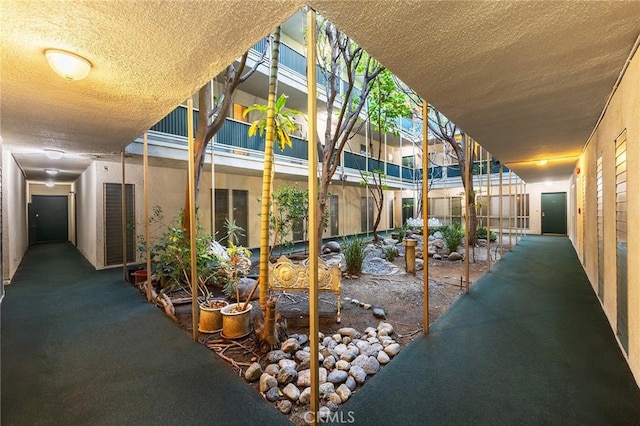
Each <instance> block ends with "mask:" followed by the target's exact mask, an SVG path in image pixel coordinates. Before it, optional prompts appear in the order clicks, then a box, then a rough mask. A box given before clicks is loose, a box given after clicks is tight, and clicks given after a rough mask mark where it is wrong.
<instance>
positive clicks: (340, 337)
mask: <svg viewBox="0 0 640 426" xmlns="http://www.w3.org/2000/svg"><path fill="white" fill-rule="evenodd" d="M331 338H332V339H333V340H335V341H336V343H340V342H342V336H341V335H340V334H338V333H336V334H334V335H333V336H331Z"/></svg>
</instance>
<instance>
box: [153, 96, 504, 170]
mask: <svg viewBox="0 0 640 426" xmlns="http://www.w3.org/2000/svg"><path fill="white" fill-rule="evenodd" d="M193 119H194V124H195V126H196V128H197V125H198V112H197V111H194V112H193ZM151 130H154V131H157V132H161V133H167V134H171V135H178V136H182V137H185V138H186V136H187V109H186V108H185V107H184V106H182V105H181V106H179V107H178V108H176V109H175V110H173V111H171V112H170V113H169V114H168V115H167V116H166V117H165V118H163V119H162V120H160V121H159V122H158V123H156V124H155V125H154V126H153V127H152V128H151ZM248 130H249V124H248V123H245V122H242V121H236V120H232V119H229V118H228V119H226V121H225V123H224V124H223V125H222V127H221V128H220V131H219V132H218V134H217V135H216V143H217V144H220V145H226V146H230V147H235V148H238V149H245V150H252V151H259V152H264V144H265V140H264V136H260V135H254V136H251V137H249V136H248ZM175 142H176V143H177V144H180V145H185V144H186V141H185V140H182V139H176V140H175ZM291 142H292V147H290V148H286V149H285V150H284V151H283V150H280V148H278V147H276V148H275V153H276V154H278V155H282V156H285V157H290V158H296V159H299V160H305V161H306V160H307V159H308V147H307V141H306V140H304V139H302V138H299V137H296V136H291ZM318 158H322V153H321V150H320V148H319V149H318ZM343 158H344V160H343V161H344V164H343V166H344V167H345V168H347V169H354V170H362V171H365V170H366V171H369V172H374V171H376V170H380V171H381V172H383V173H385V170H386V175H387V177H388V178H395V179H402V180H403V181H410V182H414V181H419V180H421V179H422V169H421V168H413V167H406V166H402V167H401V166H400V165H398V164H393V163H386V164H385V162H384V161H378V160H376V159H374V158H368V157H366V156H364V155H361V154H357V153H354V152H345V153H344V156H343ZM385 167H386V169H385ZM500 167H501V165H500V164H494V163H491V172H490V173H491V174H495V173H499V172H500ZM502 169H503V172H505V173H506V172H508V171H509V169H508V168H507V167H506V166H504V165H503V166H502ZM473 174H474V175H483V174H486V162H484V161H483V162H480V161H476V162H475V163H474V165H473ZM444 177H447V178H456V177H461V172H460V166H459V165H457V164H453V165H450V166H432V167H429V178H430V179H441V178H444Z"/></svg>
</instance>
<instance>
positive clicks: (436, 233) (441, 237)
mask: <svg viewBox="0 0 640 426" xmlns="http://www.w3.org/2000/svg"><path fill="white" fill-rule="evenodd" d="M433 238H435V239H436V240H441V239H443V238H444V235H442V232H440V231H436V232H434V233H433Z"/></svg>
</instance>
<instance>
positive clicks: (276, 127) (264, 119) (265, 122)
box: [244, 26, 300, 312]
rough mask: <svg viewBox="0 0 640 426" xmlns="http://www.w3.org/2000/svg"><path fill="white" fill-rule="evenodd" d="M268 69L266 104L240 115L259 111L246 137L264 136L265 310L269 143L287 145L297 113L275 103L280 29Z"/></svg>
mask: <svg viewBox="0 0 640 426" xmlns="http://www.w3.org/2000/svg"><path fill="white" fill-rule="evenodd" d="M272 40H273V44H272V46H271V67H270V71H269V95H268V97H267V105H253V106H251V107H249V108H247V109H246V110H245V112H244V114H245V116H246V114H248V113H249V112H251V111H257V112H260V117H259V118H258V119H257V120H255V121H254V122H253V123H251V126H250V127H249V136H252V135H255V134H256V132H260V135H263V134H264V135H265V144H264V171H263V174H262V196H261V200H260V202H261V208H260V218H261V219H260V274H259V275H260V278H259V280H260V309H261V310H262V312H265V311H266V307H267V291H268V285H269V206H270V204H271V191H272V186H273V173H274V170H275V168H274V167H273V144H274V142H277V143H278V146H279V147H280V149H284V148H285V147H286V146H291V145H292V143H291V137H290V136H289V133H290V132H292V131H293V130H295V129H297V125H296V124H295V121H294V120H293V118H292V117H293V115H295V114H300V113H299V112H298V111H295V110H289V111H285V110H284V107H285V104H286V102H287V97H286V96H284V95H282V96H280V98H279V99H278V100H277V101H276V93H277V88H278V57H279V56H280V27H279V26H278V27H277V28H276V29H275V30H274V32H273V35H272Z"/></svg>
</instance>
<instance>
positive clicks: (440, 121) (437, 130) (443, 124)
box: [395, 80, 478, 245]
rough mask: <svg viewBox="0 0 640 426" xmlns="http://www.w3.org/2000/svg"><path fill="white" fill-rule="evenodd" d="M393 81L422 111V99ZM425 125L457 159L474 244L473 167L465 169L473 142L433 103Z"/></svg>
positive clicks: (475, 235) (474, 200)
mask: <svg viewBox="0 0 640 426" xmlns="http://www.w3.org/2000/svg"><path fill="white" fill-rule="evenodd" d="M395 82H396V85H397V87H398V90H399V91H401V92H403V93H404V94H405V95H406V96H407V97H408V99H410V100H411V101H412V103H413V104H414V106H415V107H416V109H417V110H420V111H422V102H423V100H422V99H421V98H420V96H419V95H418V94H417V93H415V92H414V91H413V90H412V89H411V88H409V87H408V86H406V85H405V84H404V83H402V82H400V81H398V80H395ZM427 126H428V128H429V131H431V133H432V134H433V135H434V136H435V138H436V139H438V140H439V141H442V142H444V143H445V145H446V146H447V147H448V148H449V149H448V152H449V153H450V155H451V156H452V157H453V158H454V159H455V160H456V161H457V163H458V166H459V167H460V178H461V180H462V186H463V188H465V189H467V186H468V187H469V188H468V189H469V191H468V193H469V196H468V197H467V199H466V200H465V208H466V211H467V214H468V215H469V245H475V244H476V242H477V240H478V237H477V228H478V213H477V208H476V193H475V191H474V189H473V174H474V167H469V171H468V172H467V169H466V165H467V163H470V164H471V165H472V166H473V164H474V160H475V149H474V147H475V142H473V141H472V140H471V139H470V138H466V137H465V135H464V132H463V131H462V129H460V128H459V127H458V126H457V125H456V124H455V123H454V122H453V121H451V120H449V119H448V118H447V117H446V116H445V115H444V114H442V113H441V112H440V111H438V110H437V109H436V108H435V107H433V105H429V106H428V110H427ZM467 141H470V144H471V146H470V149H469V150H468V152H470V158H467V155H466V154H465V152H467V149H466V148H467V147H466V145H465V144H466V143H467ZM422 155H428V153H426V152H423V153H422ZM465 175H466V177H465ZM425 176H426V172H425V173H423V178H424V177H425ZM467 182H468V183H467Z"/></svg>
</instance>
